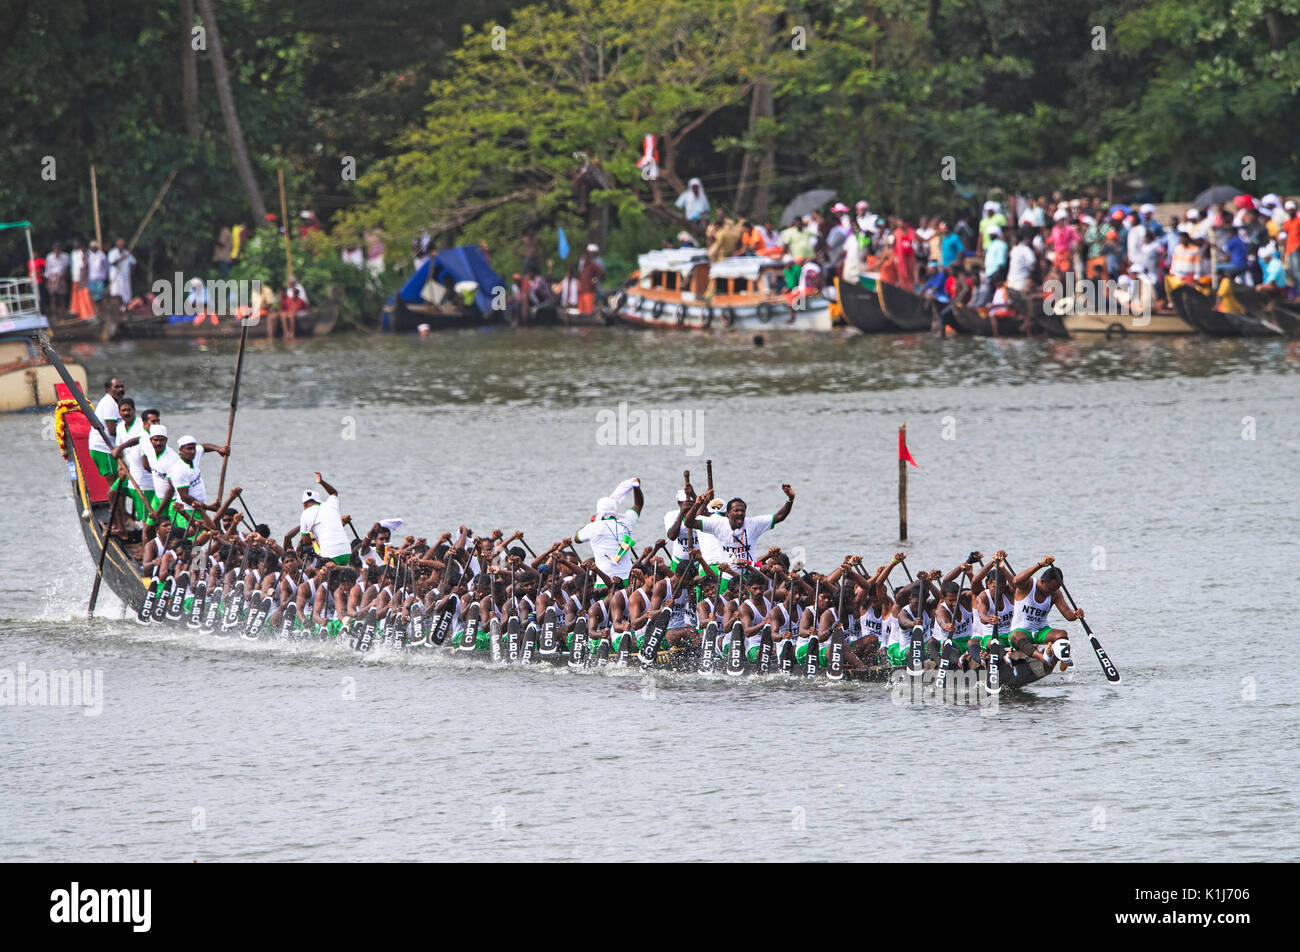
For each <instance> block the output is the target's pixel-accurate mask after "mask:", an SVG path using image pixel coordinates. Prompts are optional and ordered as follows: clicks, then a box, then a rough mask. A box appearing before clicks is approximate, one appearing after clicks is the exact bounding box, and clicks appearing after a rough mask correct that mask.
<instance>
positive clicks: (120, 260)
mask: <svg viewBox="0 0 1300 952" xmlns="http://www.w3.org/2000/svg"><path fill="white" fill-rule="evenodd" d="M134 266H135V255H133V254H131V252H130V251H129V250H127V247H126V239H125V238H121V237H119V238H118V239H117V241H116V242H115V243H114V245H113V250H112V251H110V252H109V253H108V268H109V281H108V294H109V296H110V297H115V298H117V300H118V304H119V306H120V307H121V309H122V310H123V311H125V310H126V307H127V304H129V303H130V301H131V269H132V268H133V267H134Z"/></svg>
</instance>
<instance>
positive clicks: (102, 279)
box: [86, 241, 108, 301]
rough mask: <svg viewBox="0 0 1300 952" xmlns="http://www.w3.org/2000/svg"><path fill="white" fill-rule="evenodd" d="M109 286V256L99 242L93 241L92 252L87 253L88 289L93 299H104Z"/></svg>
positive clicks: (91, 244)
mask: <svg viewBox="0 0 1300 952" xmlns="http://www.w3.org/2000/svg"><path fill="white" fill-rule="evenodd" d="M107 286H108V256H107V255H106V254H104V251H103V249H102V248H100V247H99V242H98V241H92V242H91V243H90V251H88V252H87V253H86V287H87V288H88V289H89V290H90V297H91V299H92V300H94V301H99V300H101V299H103V297H104V291H105V290H106V288H107Z"/></svg>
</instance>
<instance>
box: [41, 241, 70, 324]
mask: <svg viewBox="0 0 1300 952" xmlns="http://www.w3.org/2000/svg"><path fill="white" fill-rule="evenodd" d="M71 267H72V259H71V258H70V257H69V256H68V253H67V252H66V251H64V250H63V245H61V244H60V243H59V242H57V241H56V242H55V243H54V246H53V247H52V248H50V253H49V254H47V255H46V256H45V291H46V293H47V294H49V296H50V300H51V304H53V306H54V308H55V309H56V310H60V311H66V310H67V309H68V298H69V296H70V295H71V293H72V285H71V282H70V281H69V278H68V271H69V270H70V268H71Z"/></svg>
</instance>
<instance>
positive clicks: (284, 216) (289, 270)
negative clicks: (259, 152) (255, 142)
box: [278, 169, 293, 290]
mask: <svg viewBox="0 0 1300 952" xmlns="http://www.w3.org/2000/svg"><path fill="white" fill-rule="evenodd" d="M278 171H279V173H280V223H281V225H282V226H283V228H284V266H285V274H286V275H287V277H286V278H285V279H284V286H285V288H286V290H287V289H288V287H289V285H291V284H293V258H292V257H291V256H290V254H289V206H288V204H287V203H286V202H285V199H284V169H279V170H278Z"/></svg>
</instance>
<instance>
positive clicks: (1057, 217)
mask: <svg viewBox="0 0 1300 952" xmlns="http://www.w3.org/2000/svg"><path fill="white" fill-rule="evenodd" d="M1078 242H1079V233H1078V232H1076V231H1075V230H1074V228H1072V227H1071V225H1070V213H1069V212H1068V211H1064V210H1060V211H1057V212H1056V213H1055V214H1054V215H1053V216H1052V231H1051V234H1050V236H1049V237H1048V246H1049V247H1050V249H1051V253H1052V266H1053V267H1055V268H1056V270H1057V271H1059V272H1061V274H1065V273H1066V272H1068V271H1073V270H1074V246H1075V245H1076V244H1078ZM1012 289H1013V290H1019V288H1016V287H1015V286H1014V285H1013V286H1012Z"/></svg>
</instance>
